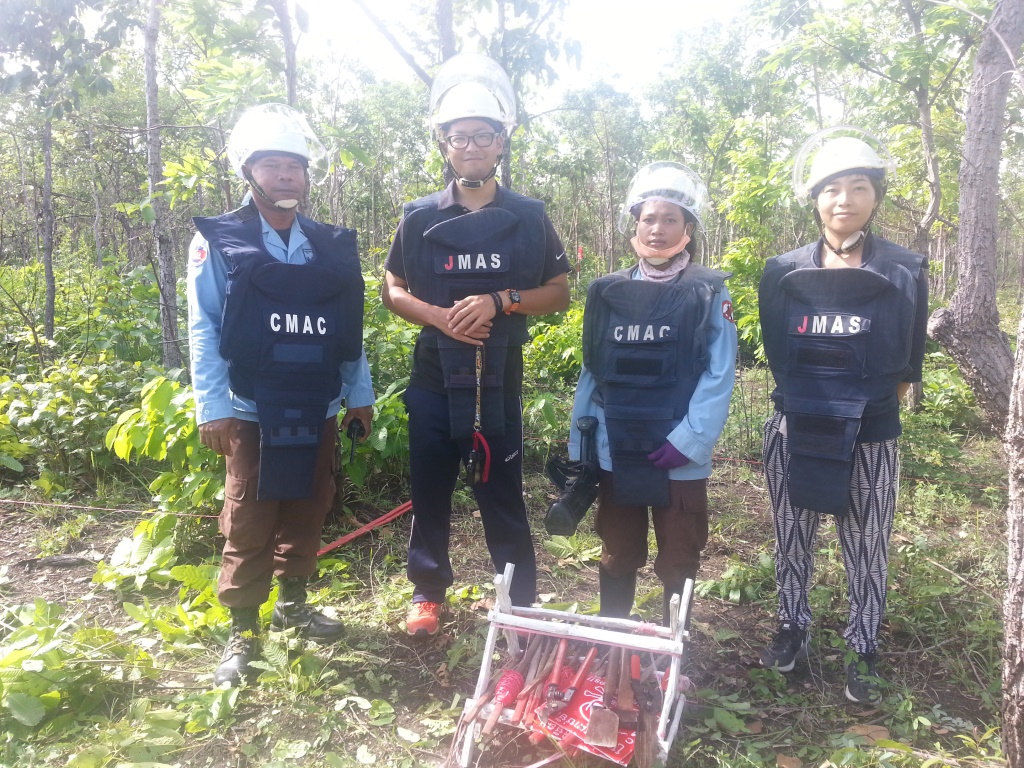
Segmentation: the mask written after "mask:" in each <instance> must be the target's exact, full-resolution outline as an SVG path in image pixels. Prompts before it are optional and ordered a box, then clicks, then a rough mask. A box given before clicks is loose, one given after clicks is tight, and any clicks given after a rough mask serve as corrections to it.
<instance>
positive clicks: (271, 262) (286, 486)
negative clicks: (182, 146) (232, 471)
mask: <svg viewBox="0 0 1024 768" xmlns="http://www.w3.org/2000/svg"><path fill="white" fill-rule="evenodd" d="M249 214H251V215H249ZM255 214H256V212H255V209H254V208H251V209H247V208H243V209H240V211H236V212H232V213H230V214H225V215H224V216H218V217H213V218H209V219H197V220H196V225H197V227H198V228H199V231H200V232H201V233H202V234H203V236H204V237H206V239H207V240H208V241H209V242H210V245H211V246H212V247H214V248H217V249H218V250H219V251H220V252H221V253H222V254H223V255H224V256H225V258H226V259H227V260H228V263H229V264H230V265H231V266H230V271H229V273H228V284H227V297H226V301H225V304H224V316H223V318H222V328H221V341H220V353H221V355H222V356H223V357H224V359H225V360H227V361H228V375H229V379H230V382H231V389H232V391H234V392H235V394H237V395H240V396H241V397H246V398H249V399H252V400H254V401H255V402H256V408H257V411H258V413H259V423H260V479H259V486H258V488H257V492H256V498H257V499H260V500H263V499H282V500H283V499H303V498H309V497H310V496H311V495H312V492H313V475H314V470H315V468H316V456H317V451H318V449H319V444H320V437H321V430H322V428H323V423H324V421H325V420H326V418H327V408H328V406H329V404H330V402H331V401H332V400H333V399H334V398H336V397H337V396H338V394H339V393H340V391H341V386H342V381H341V373H340V365H341V363H343V362H347V361H353V360H358V359H359V356H360V355H361V354H362V324H363V323H362V321H363V278H362V274H361V270H360V268H359V260H358V255H357V251H356V235H355V231H354V230H349V229H343V228H340V227H329V226H326V225H322V224H317V223H316V222H313V221H311V220H309V219H306V218H305V217H300V219H299V221H300V226H301V227H302V231H303V233H304V234H305V235H306V237H307V238H308V239H309V241H310V243H311V245H312V246H313V251H314V257H313V258H312V259H311V260H310V261H309V262H308V263H306V264H286V263H284V262H281V261H278V260H277V259H275V258H274V257H273V256H271V255H270V254H269V253H268V252H267V250H266V248H265V247H264V246H263V240H262V235H261V224H260V218H259V216H258V215H255Z"/></svg>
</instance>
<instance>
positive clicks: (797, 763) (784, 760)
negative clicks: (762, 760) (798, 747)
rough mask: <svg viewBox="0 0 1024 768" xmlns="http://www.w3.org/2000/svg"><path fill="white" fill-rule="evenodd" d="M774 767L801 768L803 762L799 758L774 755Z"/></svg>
mask: <svg viewBox="0 0 1024 768" xmlns="http://www.w3.org/2000/svg"><path fill="white" fill-rule="evenodd" d="M775 765H777V766H778V768H803V765H804V762H803V760H801V759H800V758H799V757H790V756H789V755H776V756H775Z"/></svg>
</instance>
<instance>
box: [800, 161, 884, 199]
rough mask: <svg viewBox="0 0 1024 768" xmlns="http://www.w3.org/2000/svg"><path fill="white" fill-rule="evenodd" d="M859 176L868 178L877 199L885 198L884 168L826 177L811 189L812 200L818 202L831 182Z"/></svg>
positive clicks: (840, 172) (843, 172)
mask: <svg viewBox="0 0 1024 768" xmlns="http://www.w3.org/2000/svg"><path fill="white" fill-rule="evenodd" d="M858 174H859V175H861V176H867V177H868V181H870V182H871V186H872V187H874V188H875V198H876V199H878V200H881V199H882V198H883V197H885V189H886V183H885V171H884V170H883V169H882V168H850V169H849V170H846V171H839V173H833V174H832V175H831V176H826V177H825V178H824V179H822V180H821V181H819V182H818V183H817V184H815V185H814V186H813V187H811V200H817V199H818V195H820V194H821V190H823V189H824V188H825V186H826V185H827V184H829V183H830V182H833V181H835V180H836V179H841V178H842V177H843V176H856V175H858Z"/></svg>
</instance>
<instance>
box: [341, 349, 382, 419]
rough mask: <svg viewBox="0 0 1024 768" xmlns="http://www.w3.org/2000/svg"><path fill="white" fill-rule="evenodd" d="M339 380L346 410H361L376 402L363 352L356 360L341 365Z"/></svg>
mask: <svg viewBox="0 0 1024 768" xmlns="http://www.w3.org/2000/svg"><path fill="white" fill-rule="evenodd" d="M341 380H342V382H343V383H342V385H341V396H342V398H343V399H344V400H345V407H346V408H362V407H364V406H367V405H373V404H374V403H375V402H376V401H377V397H376V395H374V393H373V381H372V380H371V378H370V364H369V362H367V360H366V352H365V351H364V352H363V353H362V354H361V355H360V356H359V359H358V360H354V361H352V362H349V363H342V364H341Z"/></svg>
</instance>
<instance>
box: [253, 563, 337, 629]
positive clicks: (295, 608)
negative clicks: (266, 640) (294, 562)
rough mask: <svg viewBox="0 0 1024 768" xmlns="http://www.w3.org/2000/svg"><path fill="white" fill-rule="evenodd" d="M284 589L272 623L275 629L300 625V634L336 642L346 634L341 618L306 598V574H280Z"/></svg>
mask: <svg viewBox="0 0 1024 768" xmlns="http://www.w3.org/2000/svg"><path fill="white" fill-rule="evenodd" d="M278 583H280V585H281V589H280V591H279V592H278V595H277V604H276V605H275V606H274V614H273V616H271V618H270V624H271V626H272V627H274V629H290V628H291V627H298V629H299V635H300V636H301V637H304V638H306V639H307V640H316V641H317V642H318V643H333V642H335V641H336V640H340V639H341V638H342V637H344V635H345V626H344V625H343V624H342V623H341V622H340V621H335V620H334V619H331V618H328V617H327V616H324V615H323V614H322V613H320V611H317V610H314V609H313V608H312V607H311V606H310V605H309V604H308V603H307V602H306V577H305V576H292V577H288V578H279V579H278Z"/></svg>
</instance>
